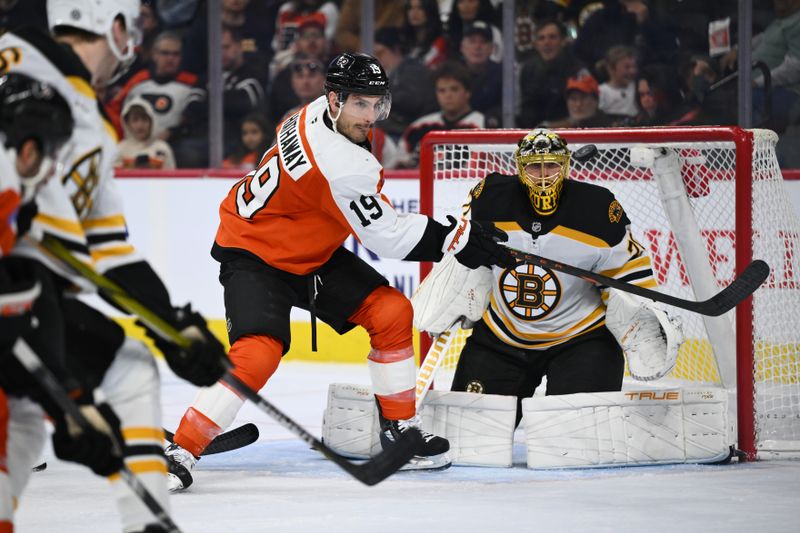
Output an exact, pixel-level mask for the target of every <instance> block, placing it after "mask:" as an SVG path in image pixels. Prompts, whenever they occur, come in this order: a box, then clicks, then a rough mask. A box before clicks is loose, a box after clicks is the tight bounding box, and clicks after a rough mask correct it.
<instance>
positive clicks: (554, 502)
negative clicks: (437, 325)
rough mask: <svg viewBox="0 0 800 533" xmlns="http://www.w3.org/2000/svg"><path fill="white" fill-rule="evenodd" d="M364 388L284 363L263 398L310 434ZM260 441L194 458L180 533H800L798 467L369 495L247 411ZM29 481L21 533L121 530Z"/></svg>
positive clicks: (356, 369) (480, 471)
mask: <svg viewBox="0 0 800 533" xmlns="http://www.w3.org/2000/svg"><path fill="white" fill-rule="evenodd" d="M162 375H163V381H164V383H163V389H162V390H163V398H162V402H163V405H164V416H165V425H166V427H168V428H171V429H174V428H175V426H176V425H177V422H178V420H179V419H180V416H181V415H182V414H183V411H184V410H185V408H186V407H187V406H188V405H189V403H190V402H191V400H192V398H193V397H194V389H193V388H192V387H191V386H190V385H188V384H185V383H184V382H181V381H179V380H177V379H176V378H175V377H174V376H173V375H172V374H171V373H170V372H169V370H167V369H165V368H164V369H162ZM336 381H339V382H347V383H362V384H368V383H369V380H368V377H367V370H366V367H365V366H360V365H324V364H310V363H293V362H285V363H283V364H282V365H281V368H280V369H279V370H278V372H277V373H276V375H275V376H274V377H273V379H272V380H271V381H270V383H269V385H268V386H267V388H265V389H264V391H262V392H263V394H264V395H265V396H266V397H267V398H268V399H269V400H270V401H271V402H272V403H274V404H275V405H276V406H277V407H279V408H280V409H281V410H283V411H284V412H286V414H288V415H289V416H291V417H292V418H294V419H295V421H297V422H298V423H300V424H302V425H303V426H304V427H305V428H306V429H308V430H309V431H310V432H311V433H313V434H315V435H319V434H320V426H321V420H322V410H323V408H324V404H325V395H326V391H327V386H328V384H329V383H331V382H336ZM245 422H254V423H255V424H256V425H258V427H259V429H260V430H261V439H260V440H259V442H257V443H255V444H253V445H251V446H248V447H246V448H243V449H241V450H237V451H235V452H230V453H226V454H219V455H215V456H209V457H205V458H203V459H202V460H201V461H200V463H199V464H198V466H197V467H196V469H195V470H194V478H195V483H194V485H193V486H192V487H191V488H190V489H189V490H188V491H187V492H185V493H181V494H177V495H175V496H173V497H172V507H173V510H172V512H173V517H174V519H175V521H176V522H177V523H178V524H179V525H180V526H181V528H182V529H183V531H185V532H215V533H217V532H262V531H268V532H272V531H281V532H289V531H291V532H296V531H300V532H307V531H308V532H317V531H319V532H324V533H333V532H351V533H352V532H355V533H360V532H377V533H390V532H398V533H400V532H402V533H409V532H410V531H414V530H419V529H422V528H424V530H425V531H427V532H431V533H448V532H453V533H456V532H457V533H466V532H501V531H511V532H522V531H537V532H547V533H550V532H571V531H581V532H584V531H613V532H637V533H641V532H648V533H652V532H660V531H665V532H666V531H670V532H675V531H688V532H694V531H698V532H699V531H702V532H726V533H727V532H739V531H741V532H748V533H755V532H766V531H768V532H770V533H773V532H774V533H777V532H784V531H786V532H798V531H800V462H791V461H769V462H760V463H750V464H732V465H727V466H699V465H678V466H660V467H638V468H613V469H601V470H573V471H562V472H541V471H530V470H527V469H526V468H524V466H523V464H524V449H522V448H521V445H520V444H518V445H517V449H515V461H516V462H517V463H518V464H517V465H516V466H515V467H514V468H510V469H500V468H475V467H453V468H450V469H449V470H446V471H443V472H428V473H425V472H401V473H399V474H397V475H395V476H393V477H392V478H390V479H388V480H387V481H385V482H383V483H381V484H379V485H377V486H375V487H366V486H364V485H362V484H361V483H359V482H358V481H356V480H354V479H352V478H351V477H349V476H348V475H347V474H345V473H344V472H342V471H341V470H340V469H339V468H337V467H336V466H335V465H333V464H332V463H330V462H328V461H327V460H325V459H324V458H322V457H321V456H320V455H319V454H318V453H316V452H314V451H313V450H310V449H309V448H308V447H307V446H306V445H305V444H304V443H302V442H301V441H299V440H298V439H296V438H295V437H294V435H293V434H292V433H289V432H288V431H286V430H284V429H283V428H281V427H280V426H278V425H277V423H275V422H274V421H273V420H272V419H270V418H269V417H267V416H266V415H264V414H262V413H261V412H260V411H258V410H257V409H255V408H254V407H252V406H250V405H247V406H245V408H244V409H243V410H242V411H241V412H240V414H239V417H238V418H237V420H236V422H235V425H239V424H242V423H245ZM47 454H48V455H47V457H46V459H47V462H48V468H47V470H45V471H44V472H41V473H36V474H33V476H32V480H31V483H30V485H29V487H28V490H27V491H26V493H25V495H24V498H23V500H22V502H21V505H20V508H19V510H18V513H17V527H18V531H20V532H23V533H25V532H36V533H48V532H59V533H69V532H95V531H96V532H106V531H108V532H117V531H119V530H120V527H119V523H118V518H117V514H116V510H115V508H114V503H113V500H112V498H111V491H110V490H109V489H108V487H107V483H106V482H105V481H104V480H102V479H100V478H97V477H94V476H93V475H91V473H89V471H88V470H86V469H82V468H80V467H77V466H72V465H70V464H66V463H61V462H58V461H57V460H56V459H54V458H53V457H52V454H51V452H49V451H48V452H47Z"/></svg>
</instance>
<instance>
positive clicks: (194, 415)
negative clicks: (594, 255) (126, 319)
mask: <svg viewBox="0 0 800 533" xmlns="http://www.w3.org/2000/svg"><path fill="white" fill-rule="evenodd" d="M325 93H326V94H325V95H324V96H320V97H319V98H318V99H316V100H315V101H313V102H311V103H310V104H308V105H307V106H305V107H303V108H302V109H301V110H300V111H298V112H297V113H295V114H294V115H292V116H290V117H288V118H287V119H286V120H285V121H284V122H283V123H282V124H281V125H280V126H278V129H277V139H276V144H275V145H274V146H273V147H271V148H270V149H269V150H267V152H266V153H265V154H264V155H263V157H262V158H261V161H260V164H259V166H258V168H257V169H256V170H254V171H252V172H250V173H249V174H248V175H247V176H245V177H244V178H243V179H242V180H241V181H239V182H238V183H237V184H236V185H234V186H233V188H232V189H231V191H230V193H229V194H228V196H227V197H226V198H225V199H224V200H223V202H222V205H221V206H220V225H219V230H218V231H217V236H216V241H215V243H214V246H213V249H212V252H211V253H212V255H213V257H214V258H215V259H217V260H218V261H219V262H220V263H221V266H220V282H221V283H222V285H223V287H224V289H225V309H226V319H227V323H228V334H229V338H230V341H231V345H232V346H231V350H230V353H229V356H230V358H231V360H232V361H233V363H234V365H235V370H234V374H235V375H236V376H237V377H238V378H239V379H241V380H242V381H244V382H245V383H246V384H248V385H249V386H250V387H252V388H253V389H254V390H259V389H261V387H263V386H264V384H265V383H266V381H267V380H268V379H269V377H270V376H271V375H272V374H273V372H275V370H276V368H277V367H278V363H279V362H280V360H281V357H282V355H283V354H285V353H286V352H287V351H288V350H289V346H290V342H291V339H290V335H289V313H290V310H291V308H292V307H300V308H304V309H309V310H310V311H311V313H312V315H316V316H318V317H319V318H320V319H322V320H324V321H325V322H326V323H328V324H329V325H331V326H332V327H333V328H334V329H335V330H336V331H337V332H339V333H344V332H346V331H348V330H350V329H352V328H353V327H355V326H356V325H358V326H362V327H363V328H365V329H366V330H367V332H368V333H369V336H370V343H371V347H372V349H371V351H370V353H369V355H368V357H367V361H368V366H369V370H370V376H371V379H372V388H373V391H374V392H375V396H376V399H377V402H378V406H379V411H380V416H381V435H380V436H381V442H382V443H384V444H385V443H390V442H392V441H393V440H394V439H396V438H397V437H398V436H399V435H400V434H401V433H403V432H404V431H405V430H406V429H407V428H408V427H412V426H417V425H418V423H419V422H418V420H417V418H416V410H415V406H414V382H415V368H414V351H413V347H412V342H411V336H412V308H411V303H410V302H409V301H408V299H407V298H406V297H405V296H403V294H402V293H400V292H399V291H397V290H396V289H393V288H391V287H389V285H388V282H387V281H386V279H385V278H384V277H383V276H381V275H380V274H378V273H377V272H376V271H375V270H373V269H372V267H370V266H369V265H368V264H367V263H365V262H364V261H362V260H361V259H359V258H358V257H357V256H355V255H354V254H353V253H351V252H350V251H348V250H347V249H345V248H344V247H343V246H342V245H343V243H344V241H345V239H346V238H347V237H348V236H349V235H351V234H352V235H355V237H356V238H357V239H359V241H360V242H361V243H362V244H363V245H364V246H365V247H367V248H369V249H370V250H372V251H373V252H375V253H377V254H378V255H381V256H383V257H390V258H401V259H406V260H410V261H439V260H441V258H442V257H443V254H445V253H452V254H455V257H456V258H457V260H458V261H459V262H461V263H463V264H464V265H466V266H468V267H470V268H477V267H478V266H484V265H486V266H488V265H505V266H509V265H511V264H513V262H514V261H513V259H512V257H511V255H510V254H509V252H508V251H507V250H506V248H505V247H503V246H502V245H500V244H499V241H504V240H505V238H506V236H505V234H504V233H503V232H502V231H500V230H497V229H496V228H494V226H492V225H491V224H485V225H484V224H481V223H480V222H475V221H466V220H461V221H457V220H455V219H453V218H452V217H451V219H450V224H449V225H443V224H440V223H439V222H436V221H435V220H433V219H431V218H429V217H426V216H424V215H417V214H409V215H401V214H398V213H397V212H396V211H395V210H394V208H393V207H392V205H391V203H390V202H389V201H388V199H387V198H386V197H385V196H383V195H382V194H381V187H382V186H383V169H382V167H381V165H380V164H379V163H378V161H377V160H376V159H375V158H374V157H373V156H372V154H371V153H370V132H371V128H372V126H373V125H374V123H375V122H376V121H378V120H381V119H383V118H386V116H387V115H388V114H389V108H390V106H391V94H390V93H389V87H388V80H387V77H386V73H385V71H384V69H383V67H382V66H381V65H380V63H379V62H378V61H377V60H376V59H375V58H373V57H372V56H369V55H366V54H349V53H345V54H341V55H339V56H337V57H336V58H334V60H333V61H332V62H331V64H330V66H329V68H328V73H327V76H326V82H325ZM242 403H243V399H242V398H240V397H239V396H238V395H237V394H236V393H235V392H233V391H232V390H230V389H228V388H227V387H225V386H224V385H222V384H220V383H217V384H216V385H213V386H212V387H209V388H207V389H203V390H202V391H201V392H200V393H199V394H198V397H197V398H196V400H195V402H194V404H193V405H192V406H191V407H190V408H189V409H188V410H187V411H186V414H185V415H184V416H183V419H182V420H181V422H180V426H179V427H178V430H177V432H176V433H175V444H174V445H171V446H170V447H168V449H167V457H168V460H169V462H170V469H171V473H172V475H171V488H172V489H173V490H180V489H184V488H186V487H188V486H189V484H190V483H191V482H192V478H191V475H190V473H189V469H191V467H192V466H193V465H194V464H195V462H196V460H197V457H199V456H200V454H201V453H202V452H203V450H204V448H205V447H206V446H207V445H208V443H209V442H210V441H211V440H212V439H213V438H214V437H215V436H217V435H218V434H219V433H221V432H222V431H223V430H224V429H225V428H226V427H227V426H228V425H230V424H231V422H232V421H233V419H234V417H235V416H236V413H237V412H238V410H239V408H240V407H241V405H242ZM423 435H424V436H425V441H426V445H425V449H423V450H420V452H419V456H418V457H416V458H415V459H414V460H413V461H412V463H411V464H410V467H411V468H420V469H422V468H427V469H436V468H445V467H447V466H449V464H450V460H449V458H447V454H446V452H447V451H448V449H449V443H448V442H447V440H445V439H443V438H441V437H437V436H434V435H430V434H426V433H423Z"/></svg>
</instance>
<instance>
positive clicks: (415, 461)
mask: <svg viewBox="0 0 800 533" xmlns="http://www.w3.org/2000/svg"><path fill="white" fill-rule="evenodd" d="M378 412H379V413H380V407H379V408H378ZM379 419H380V423H381V433H380V438H381V446H382V447H383V448H384V449H386V448H388V447H391V446H392V444H393V443H395V442H396V441H397V439H399V438H400V436H401V435H402V434H403V433H404V432H406V431H407V430H408V428H412V427H413V428H416V429H418V430H419V432H420V433H421V434H422V439H423V441H424V443H423V444H422V448H421V449H420V450H419V454H417V455H415V456H414V457H412V458H411V460H410V461H409V462H408V464H407V465H405V466H404V467H403V468H401V469H400V470H444V469H445V468H449V467H450V464H451V461H450V457H449V456H448V455H447V452H448V451H449V450H450V442H448V440H447V439H444V438H442V437H437V436H436V435H432V434H430V433H428V432H427V431H423V430H422V428H421V423H420V420H419V417H418V416H414V417H413V418H409V419H407V420H387V419H385V418H383V416H382V415H379Z"/></svg>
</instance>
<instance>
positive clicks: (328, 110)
mask: <svg viewBox="0 0 800 533" xmlns="http://www.w3.org/2000/svg"><path fill="white" fill-rule="evenodd" d="M336 103H338V104H339V111H337V112H336V116H335V117H334V116H333V113H331V105H330V103H328V109H327V113H328V118H330V119H331V123H332V124H333V131H334V132H335V133H339V129H338V128H337V127H336V121H338V120H339V117H340V116H342V109H344V104H343V103H342V102H339V95H338V94H337V95H336Z"/></svg>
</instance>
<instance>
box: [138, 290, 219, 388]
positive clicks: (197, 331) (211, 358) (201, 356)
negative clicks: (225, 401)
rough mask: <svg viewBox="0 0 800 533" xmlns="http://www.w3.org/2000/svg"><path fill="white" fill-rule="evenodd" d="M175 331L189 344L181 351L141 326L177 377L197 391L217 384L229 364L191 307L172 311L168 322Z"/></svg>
mask: <svg viewBox="0 0 800 533" xmlns="http://www.w3.org/2000/svg"><path fill="white" fill-rule="evenodd" d="M169 322H170V324H172V325H173V326H174V327H175V329H177V330H178V331H180V332H181V334H182V335H183V336H184V337H186V338H187V339H189V340H190V341H191V342H192V344H191V346H190V347H189V348H188V349H186V350H184V349H182V348H181V347H180V346H178V345H177V344H175V343H173V342H171V341H168V340H164V339H162V338H161V337H160V336H159V335H158V334H157V333H155V332H153V331H151V330H150V329H148V328H147V326H145V325H144V324H142V323H141V322H139V325H140V326H142V327H144V328H145V331H147V335H148V336H149V337H150V338H151V339H153V343H155V345H156V347H157V348H158V349H159V350H161V353H163V354H164V358H165V359H166V360H167V364H169V367H170V368H171V369H172V371H173V372H175V374H176V375H177V376H178V377H181V378H183V379H185V380H186V381H188V382H189V383H191V384H192V385H197V386H198V387H208V386H210V385H213V384H214V383H216V382H217V381H218V380H219V379H220V378H221V377H222V376H223V374H225V371H226V370H227V368H226V367H225V364H224V362H223V361H227V360H228V356H227V355H226V354H225V347H224V346H223V345H222V343H221V342H219V340H218V339H217V338H216V337H215V336H214V334H213V333H211V332H210V331H209V330H208V325H207V324H206V321H205V319H204V318H203V317H202V316H201V315H200V314H199V313H197V312H195V311H193V310H192V308H191V305H189V304H186V305H185V306H184V307H178V308H176V309H175V316H174V318H173V320H169Z"/></svg>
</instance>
